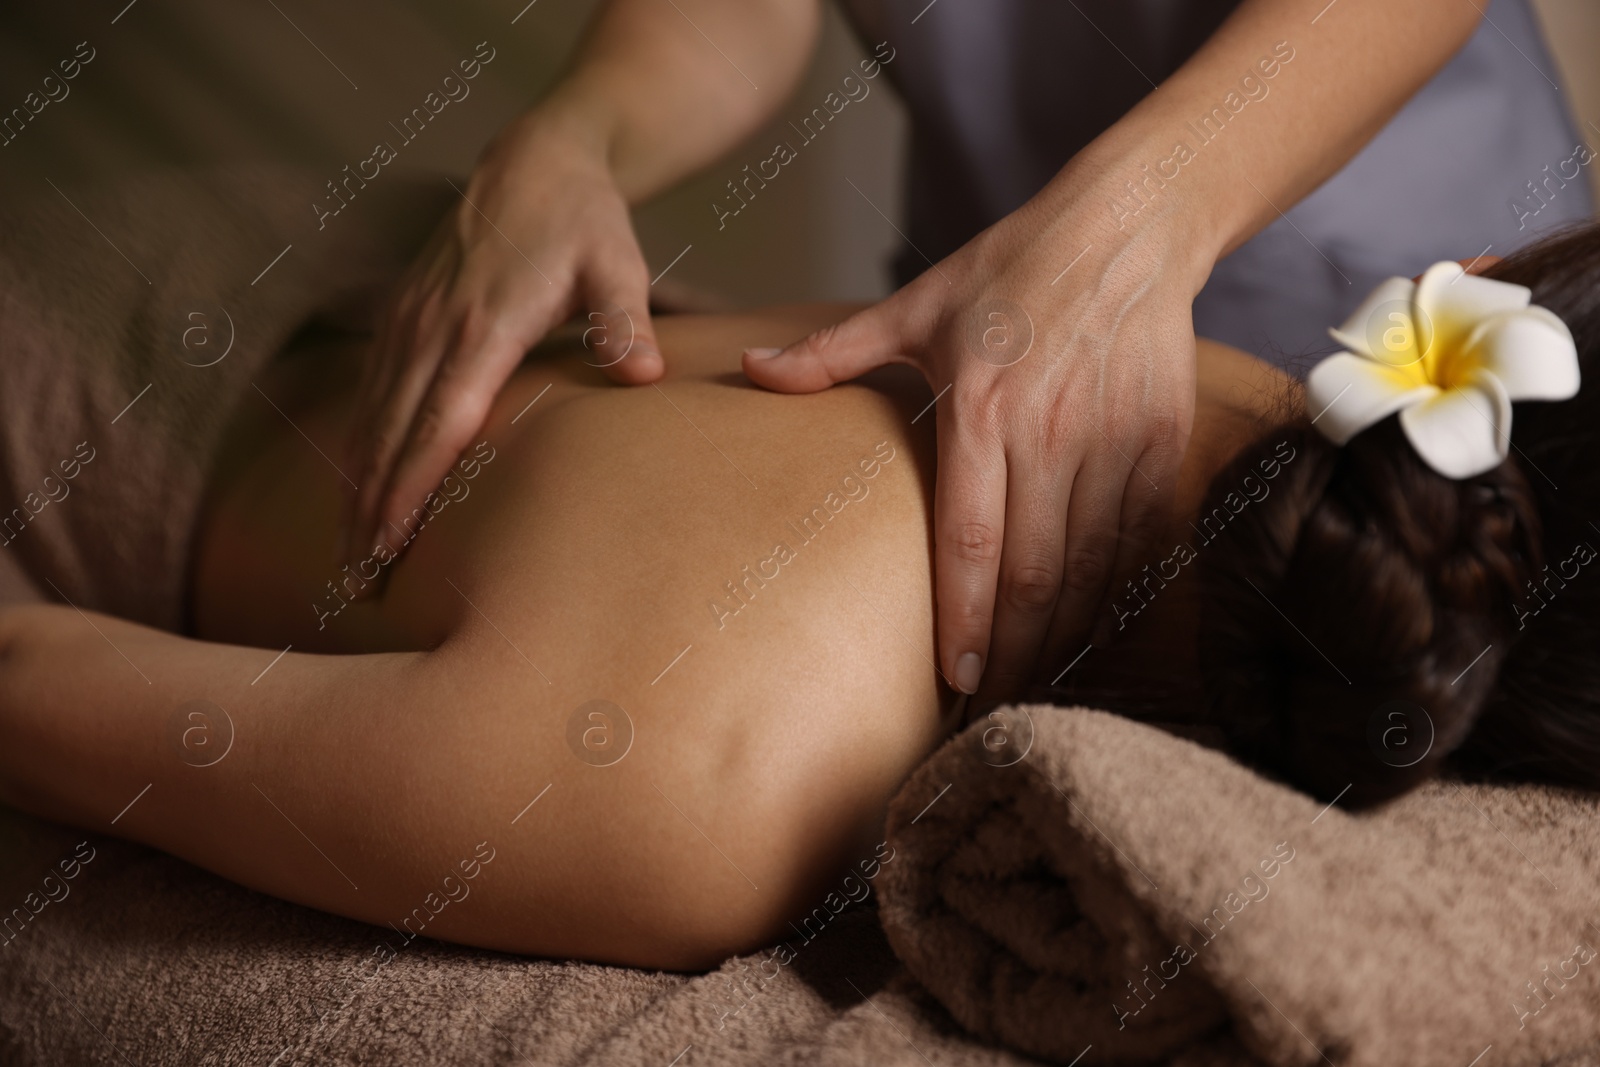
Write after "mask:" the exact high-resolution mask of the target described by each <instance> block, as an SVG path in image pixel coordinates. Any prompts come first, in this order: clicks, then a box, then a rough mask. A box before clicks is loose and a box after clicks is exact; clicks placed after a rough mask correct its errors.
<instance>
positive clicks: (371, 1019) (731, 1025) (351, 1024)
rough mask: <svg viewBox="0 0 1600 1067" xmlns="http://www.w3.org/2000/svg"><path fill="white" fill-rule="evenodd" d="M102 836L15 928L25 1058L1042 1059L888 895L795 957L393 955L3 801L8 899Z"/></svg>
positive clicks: (159, 1061)
mask: <svg viewBox="0 0 1600 1067" xmlns="http://www.w3.org/2000/svg"><path fill="white" fill-rule="evenodd" d="M85 840H87V841H89V842H90V845H89V847H90V848H92V849H93V850H94V851H93V858H92V859H90V860H89V862H88V863H86V864H80V865H79V869H78V870H77V874H76V877H75V878H73V879H72V880H71V881H66V882H63V881H60V880H59V879H58V880H57V882H55V883H51V890H52V891H53V892H54V893H55V895H56V896H57V897H59V898H60V899H59V900H58V901H56V902H50V903H43V904H40V905H38V906H39V909H40V910H39V911H38V914H37V915H35V916H34V917H32V918H31V919H30V920H28V921H27V922H26V923H25V925H23V926H22V927H21V930H20V932H19V933H16V934H15V936H14V938H13V939H11V940H5V939H4V938H0V1063H3V1064H6V1065H7V1067H32V1065H40V1067H44V1065H51V1067H54V1065H59V1064H88V1063H104V1064H113V1063H116V1064H126V1063H129V1062H132V1063H135V1064H138V1065H139V1067H161V1065H168V1064H170V1065H174V1067H176V1065H180V1064H181V1065H184V1067H194V1065H200V1064H241V1065H246V1064H247V1065H251V1067H268V1065H271V1067H312V1065H315V1067H325V1065H329V1064H381V1065H383V1067H407V1065H418V1067H437V1065H440V1064H463V1065H469V1064H470V1065H479V1064H485V1065H491V1064H502V1065H511V1064H517V1065H528V1064H539V1065H541V1067H580V1065H595V1067H600V1065H604V1067H633V1065H637V1067H668V1065H669V1064H672V1065H674V1067H709V1065H719V1064H725V1065H735V1064H774V1065H781V1064H814V1065H840V1067H844V1065H853V1064H873V1065H883V1067H927V1063H928V1062H930V1061H931V1062H932V1063H935V1064H938V1065H940V1067H1025V1065H1026V1064H1027V1063H1029V1062H1031V1061H1028V1060H1026V1059H1024V1058H1022V1057H1019V1056H1015V1055H1012V1054H1010V1053H1007V1052H1003V1051H1001V1050H998V1049H994V1048H990V1047H987V1046H984V1045H980V1044H977V1043H975V1042H973V1041H971V1040H970V1039H968V1038H967V1037H966V1036H965V1035H963V1034H962V1033H961V1032H960V1031H959V1029H958V1028H957V1027H956V1026H955V1025H954V1024H953V1023H952V1022H951V1021H950V1019H949V1017H948V1016H947V1015H946V1014H945V1013H944V1012H943V1010H941V1009H940V1008H939V1007H938V1005H937V1004H934V1003H933V1002H932V1000H931V999H930V998H929V997H928V995H927V994H926V993H925V992H924V991H922V990H921V989H920V988H919V987H918V986H917V985H916V983H915V982H913V981H912V980H911V979H910V978H909V977H908V976H907V975H906V974H905V970H904V968H903V967H900V966H899V965H898V963H897V962H896V961H895V959H894V957H893V955H892V954H891V953H890V952H889V949H888V946H887V945H886V944H885V942H884V940H883V933H882V931H881V929H880V928H879V927H878V923H877V919H876V917H875V913H874V910H873V909H872V908H871V907H870V906H860V905H857V906H853V907H851V908H849V909H847V910H845V911H843V912H841V913H840V914H839V916H838V917H837V918H835V919H833V920H831V921H830V923H829V925H828V926H826V927H825V928H823V929H822V932H821V933H820V934H816V935H815V936H814V940H812V941H810V942H805V941H803V940H801V938H799V937H796V938H795V940H794V951H795V957H794V959H793V961H792V962H791V963H789V965H788V966H783V967H780V966H778V965H777V963H776V962H773V961H772V956H771V953H770V952H769V953H762V954H758V955H755V956H748V957H742V958H737V959H732V960H729V961H728V962H727V963H726V964H724V965H723V966H722V967H721V968H720V969H719V970H717V971H714V972H712V973H711V974H707V975H692V976H691V975H680V974H663V973H659V972H649V971H638V970H630V969H627V968H618V967H601V966H596V965H592V964H584V963H557V962H548V961H543V960H532V959H519V958H517V957H513V956H506V955H501V954H498V953H492V952H481V951H475V950H471V949H463V948H456V947H452V946H448V945H443V944H439V943H436V942H430V941H426V940H418V941H416V942H414V943H412V944H411V945H409V946H407V947H405V948H403V949H402V950H401V951H400V952H399V953H398V955H396V956H395V958H394V959H393V960H392V962H390V963H388V964H387V965H386V966H384V967H383V968H382V969H381V970H380V969H376V968H375V967H374V965H373V959H374V955H373V948H374V946H375V945H377V944H378V943H379V942H380V941H385V940H387V941H388V942H393V941H395V940H396V938H395V935H394V934H393V933H392V932H390V931H388V930H386V929H383V928H381V927H371V926H365V925H363V924H361V923H356V922H351V921H348V920H345V919H340V918H336V917H334V916H331V915H324V914H321V913H319V912H315V911H311V910H309V909H307V908H302V907H298V906H296V905H293V904H286V903H283V902H282V901H278V900H273V899H271V898H269V897H265V896H262V895H260V894H258V893H253V892H251V891H249V890H246V889H241V888H240V887H238V886H235V885H232V884H230V883H228V882H225V881H223V880H222V879H219V878H216V877H213V876H212V875H209V874H206V873H205V872H203V871H199V870H197V869H196V868H193V867H191V866H189V865H188V864H186V863H183V862H181V861H179V860H175V859H172V858H170V857H168V856H164V855H161V854H160V853H157V852H154V851H152V850H150V849H146V848H143V847H140V846H137V845H130V844H127V843H125V842H119V841H113V840H109V839H106V838H101V837H95V836H92V835H86V834H84V833H82V832H79V831H73V830H69V829H65V828H62V827H57V826H52V825H49V824H45V823H41V822H37V821H35V820H33V819H28V818H24V817H22V816H18V815H15V814H13V813H10V812H8V811H6V810H4V809H0V854H3V855H5V856H6V857H7V862H6V864H5V865H4V867H3V868H0V908H4V909H6V911H7V913H9V910H10V909H12V908H14V907H23V906H24V902H25V900H26V899H27V894H29V893H35V894H41V891H42V889H43V887H44V877H45V875H46V874H47V873H49V872H50V871H52V870H54V869H56V868H57V865H58V864H59V862H60V861H61V860H63V859H67V858H70V857H72V856H73V854H74V851H75V850H77V846H78V844H79V843H80V842H83V841H85ZM82 854H85V855H86V854H88V852H87V851H86V850H85V851H84V852H83V853H82ZM490 875H492V869H491V871H490V872H489V874H486V877H487V876H490ZM60 886H65V887H66V893H65V895H63V894H62V890H61V888H59V887H60ZM43 899H44V898H43V896H42V895H40V896H36V898H35V900H36V901H39V900H43ZM467 904H469V905H470V898H468V901H467ZM679 1056H681V1058H680V1059H675V1058H674V1057H679ZM924 1056H926V1057H927V1059H926V1060H925V1059H924V1058H923V1057H924Z"/></svg>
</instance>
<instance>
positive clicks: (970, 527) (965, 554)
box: [946, 522, 1000, 563]
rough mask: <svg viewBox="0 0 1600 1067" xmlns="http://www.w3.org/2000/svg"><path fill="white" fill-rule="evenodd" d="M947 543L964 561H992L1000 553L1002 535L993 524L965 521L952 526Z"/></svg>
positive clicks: (956, 555) (958, 557) (959, 558)
mask: <svg viewBox="0 0 1600 1067" xmlns="http://www.w3.org/2000/svg"><path fill="white" fill-rule="evenodd" d="M946 544H947V546H948V547H949V549H950V551H951V552H952V553H953V554H954V555H955V557H956V558H957V559H958V560H960V561H961V562H963V563H992V562H993V561H994V560H995V558H996V557H997V556H999V554H1000V537H999V535H998V533H997V532H996V531H995V528H994V527H993V526H990V525H988V524H987V523H982V522H963V523H958V524H956V525H955V526H954V527H952V528H951V530H950V533H949V536H948V537H947V538H946Z"/></svg>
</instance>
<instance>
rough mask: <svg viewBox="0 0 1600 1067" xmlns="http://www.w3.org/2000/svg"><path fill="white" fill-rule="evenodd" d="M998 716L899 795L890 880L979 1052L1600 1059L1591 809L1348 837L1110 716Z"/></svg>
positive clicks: (1133, 1059) (1402, 814)
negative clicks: (1226, 1039)
mask: <svg viewBox="0 0 1600 1067" xmlns="http://www.w3.org/2000/svg"><path fill="white" fill-rule="evenodd" d="M997 716H998V717H996V718H993V719H991V720H984V721H980V722H979V723H977V724H975V725H974V726H973V727H971V728H970V729H968V730H967V731H966V732H965V733H963V734H961V735H960V736H958V737H956V738H954V739H953V740H951V741H950V742H949V743H948V744H947V745H945V747H944V748H943V749H941V750H940V751H939V752H938V753H937V754H935V756H934V757H933V758H931V759H930V760H928V761H927V762H926V763H925V764H924V765H923V766H922V767H921V768H920V769H919V770H918V771H917V772H916V774H914V775H913V776H912V778H911V779H910V781H908V782H907V784H906V786H905V787H904V788H903V789H902V790H901V791H900V793H899V795H898V796H897V797H896V799H895V801H894V804H893V806H892V807H891V809H890V814H889V841H890V843H891V844H892V845H893V846H894V848H895V849H896V850H897V855H898V856H899V857H900V858H901V861H900V862H897V863H896V864H895V865H894V866H893V868H892V869H889V868H886V869H885V872H884V875H885V877H884V878H883V879H882V881H881V884H880V889H881V892H882V894H883V897H882V900H883V904H882V917H883V923H884V926H885V928H886V930H887V932H888V935H889V940H890V943H891V944H892V945H893V946H894V948H895V951H896V952H897V953H898V954H899V955H900V956H901V957H902V958H903V959H904V960H905V961H906V963H907V965H908V967H909V968H910V970H911V971H912V973H913V974H915V975H916V976H917V978H918V979H919V980H921V982H922V983H923V984H924V985H925V986H927V988H928V989H929V990H930V991H931V992H932V993H933V994H934V995H935V996H936V997H937V998H938V999H939V1000H940V1001H941V1002H943V1004H944V1005H945V1007H946V1008H948V1009H949V1011H950V1012H951V1014H952V1015H954V1016H955V1018H956V1019H957V1020H959V1021H960V1022H961V1023H962V1024H963V1025H965V1026H966V1027H967V1028H968V1029H970V1030H972V1031H973V1032H974V1033H976V1034H978V1035H980V1036H982V1037H984V1038H986V1039H989V1040H992V1041H996V1042H999V1043H1002V1044H1005V1045H1007V1046H1010V1047H1012V1048H1014V1049H1017V1050H1019V1051H1022V1052H1026V1053H1030V1054H1032V1055H1036V1056H1041V1057H1045V1058H1048V1059H1051V1060H1055V1061H1058V1062H1062V1063H1072V1062H1075V1061H1076V1062H1080V1063H1081V1064H1084V1065H1087V1064H1091V1063H1148V1062H1154V1061H1158V1060H1162V1059H1165V1058H1167V1057H1170V1056H1172V1055H1174V1054H1177V1053H1179V1052H1180V1051H1181V1050H1183V1049H1184V1048H1186V1047H1192V1046H1193V1045H1194V1043H1195V1042H1196V1041H1197V1040H1198V1039H1200V1038H1201V1037H1202V1036H1203V1035H1207V1034H1208V1033H1211V1032H1212V1031H1216V1030H1219V1029H1231V1030H1232V1032H1233V1035H1234V1036H1235V1037H1236V1038H1237V1040H1238V1042H1239V1043H1240V1044H1241V1045H1242V1046H1244V1047H1245V1048H1246V1049H1248V1050H1249V1051H1250V1052H1251V1053H1252V1054H1254V1055H1255V1056H1257V1057H1259V1058H1260V1059H1261V1060H1263V1061H1265V1062H1268V1063H1271V1064H1277V1065H1282V1067H1290V1065H1297V1067H1298V1065H1311V1064H1319V1063H1328V1064H1330V1065H1337V1067H1365V1065H1373V1067H1378V1065H1383V1067H1392V1065H1396V1064H1405V1065H1407V1067H1432V1065H1439V1067H1467V1065H1468V1064H1474V1063H1475V1064H1477V1065H1478V1067H1491V1065H1504V1064H1537V1063H1543V1062H1546V1061H1549V1060H1551V1059H1554V1058H1556V1057H1558V1056H1565V1055H1570V1054H1573V1053H1574V1052H1577V1051H1579V1050H1583V1049H1589V1048H1592V1047H1594V1046H1595V1045H1596V1044H1597V1043H1600V979H1597V977H1596V976H1597V975H1600V954H1597V953H1600V925H1597V924H1600V897H1597V895H1596V894H1595V887H1596V885H1597V884H1600V818H1597V815H1600V811H1597V808H1600V799H1597V798H1596V797H1593V796H1590V795H1585V794H1580V793H1576V792H1572V791H1568V790H1561V789H1554V788H1548V787H1540V786H1487V785H1464V784H1458V783H1454V782H1443V781H1442V782H1435V783H1432V784H1430V785H1427V786H1425V787H1423V788H1422V789H1420V790H1418V791H1416V792H1414V793H1412V794H1410V795H1408V796H1406V797H1404V798H1402V799H1400V800H1399V801H1396V802H1395V803H1393V804H1390V805H1389V806H1387V807H1384V808H1381V809H1379V810H1377V811H1375V812H1371V813H1368V814H1364V815H1360V816H1354V815H1350V814H1347V813H1346V812H1345V811H1343V810H1342V809H1340V808H1337V807H1327V808H1325V807H1324V806H1323V805H1322V804H1320V803H1318V802H1317V801H1314V800H1312V799H1310V798H1309V797H1306V796H1304V795H1303V794H1300V793H1297V792H1295V791H1293V790H1291V789H1288V788H1286V787H1284V786H1281V785H1278V784H1276V783H1273V782H1270V781H1268V780H1266V779H1264V778H1262V777H1260V776H1259V775H1257V774H1255V773H1253V772H1252V771H1250V770H1248V769H1246V768H1244V767H1242V766H1240V765H1239V764H1237V763H1235V762H1233V761H1232V760H1230V759H1228V758H1227V757H1226V756H1225V755H1223V754H1221V753H1219V752H1215V751H1212V750H1210V749H1206V748H1202V747H1200V746H1198V745H1196V744H1193V743H1191V742H1189V741H1185V740H1182V739H1180V738H1177V737H1174V736H1172V735H1170V734H1168V733H1165V732H1163V731H1161V730H1157V729H1155V728H1152V727H1149V726H1145V725H1141V724H1139V723H1135V722H1133V721H1130V720H1128V719H1125V718H1121V717H1119V716H1114V715H1109V714H1106V713H1103V712H1096V711H1088V710H1084V709H1062V708H1052V707H1041V706H1034V707H1025V708H1016V709H1003V710H1002V712H1000V713H997ZM1079 1057H1082V1058H1081V1060H1079V1059H1078V1058H1079ZM1480 1057H1481V1058H1480Z"/></svg>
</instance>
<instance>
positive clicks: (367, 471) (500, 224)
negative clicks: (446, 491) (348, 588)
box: [345, 112, 663, 556]
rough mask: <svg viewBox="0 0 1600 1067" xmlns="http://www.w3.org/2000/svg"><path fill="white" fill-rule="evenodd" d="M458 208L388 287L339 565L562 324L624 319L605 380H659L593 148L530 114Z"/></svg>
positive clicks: (611, 198) (422, 485) (587, 138)
mask: <svg viewBox="0 0 1600 1067" xmlns="http://www.w3.org/2000/svg"><path fill="white" fill-rule="evenodd" d="M464 193H465V195H464V196H463V197H462V198H461V199H460V200H459V201H458V202H457V203H456V205H455V206H454V207H453V208H452V209H451V210H450V211H449V213H448V214H447V215H446V216H445V218H444V220H443V222H442V223H441V225H440V227H439V229H438V231H437V232H436V233H435V234H434V236H433V238H432V240H430V242H429V243H428V245H427V247H426V248H425V249H424V250H423V252H422V254H421V255H420V256H419V257H418V259H417V260H416V262H415V263H414V264H413V265H412V267H411V270H410V271H409V273H408V274H407V276H406V277H405V279H404V280H403V282H402V283H401V285H400V287H399V289H398V291H397V292H398V295H397V297H396V298H395V300H394V301H393V303H392V305H391V306H390V307H389V308H388V309H387V311H386V312H385V317H384V320H383V321H382V323H381V324H380V329H379V333H378V338H377V341H376V343H375V345H374V346H373V349H372V352H371V356H370V357H369V361H368V366H367V368H366V372H365V375H364V382H363V388H362V394H361V400H360V409H359V416H358V429H357V433H356V436H355V438H354V440H353V442H352V456H351V460H352V463H353V465H354V466H355V469H357V470H359V471H360V472H361V473H360V476H359V478H358V479H357V481H358V482H359V485H360V489H359V491H358V492H357V493H356V494H355V501H354V514H353V522H352V524H351V528H350V532H349V541H348V544H347V546H346V548H345V553H346V555H350V554H352V553H353V554H355V555H358V556H359V555H363V554H365V553H366V552H367V551H368V550H370V549H371V548H372V547H373V545H374V544H375V543H376V542H377V540H379V539H381V538H382V537H383V534H384V531H385V530H387V529H388V528H389V527H388V524H390V523H393V524H394V526H395V527H396V528H402V524H401V521H400V520H401V518H402V517H403V516H406V515H409V514H410V513H411V510H412V509H413V508H415V507H418V506H420V505H421V503H422V501H423V498H424V497H425V496H426V495H427V494H428V493H429V492H430V491H431V490H433V489H434V488H435V487H437V486H438V484H439V482H440V480H441V479H442V478H443V477H444V475H445V474H446V472H447V471H448V470H449V468H450V465H451V464H452V463H454V462H455V460H456V457H457V456H458V455H459V453H460V451H461V449H463V448H464V447H466V446H467V445H468V444H470V443H471V441H472V440H473V439H474V436H475V435H476V434H477V432H478V431H479V429H481V428H482V426H483V422H484V420H485V418H486V417H487V415H488V412H489V407H490V405H491V403H492V402H493V400H494V398H495V396H496V394H497V393H498V392H499V391H500V388H501V386H503V385H504V384H505V382H506V379H507V378H509V377H510V376H511V373H512V371H514V370H515V369H516V367H517V365H518V364H519V363H520V362H521V360H522V358H523V355H524V354H525V353H526V352H527V350H528V349H529V348H531V347H532V346H533V345H535V344H537V343H538V342H539V340H540V339H541V338H542V337H543V336H544V335H545V333H546V332H548V331H549V330H550V329H551V328H552V327H554V326H556V325H558V324H560V323H562V322H563V321H565V320H566V319H568V318H569V317H571V316H572V315H574V314H577V313H579V312H583V311H588V312H590V314H591V316H598V315H601V314H605V315H606V316H607V317H606V318H605V319H604V320H602V319H600V318H598V317H596V319H595V321H596V322H597V323H600V322H602V321H604V323H605V324H606V325H607V326H611V325H612V324H613V317H612V316H613V314H614V312H615V309H617V308H622V309H624V310H625V311H626V313H627V315H626V319H623V318H621V317H616V319H615V321H616V322H618V323H620V322H625V321H627V320H628V319H631V322H632V344H631V346H630V347H628V348H627V350H626V356H625V357H624V358H621V359H618V360H617V361H615V362H609V363H608V364H607V365H605V373H606V374H607V375H608V376H610V377H611V378H612V379H613V380H614V381H617V382H620V383H625V384H641V383H645V382H651V381H654V380H655V379H657V378H659V377H660V376H661V373H662V371H663V364H662V360H661V355H660V352H659V350H658V349H657V348H656V343H655V337H654V334H653V332H652V328H651V323H650V316H649V310H648V296H649V290H650V277H649V273H648V270H647V268H646V265H645V260H644V256H643V254H642V253H641V251H640V249H639V244H638V241H637V239H636V238H635V236H634V233H633V227H632V224H631V222H630V221H629V218H628V204H627V202H626V200H625V199H624V197H623V195H622V193H621V191H620V190H619V189H618V187H617V184H616V182H615V181H614V180H613V176H612V173H611V170H610V168H609V166H608V165H607V162H606V158H605V145H604V139H603V138H602V137H600V136H598V135H597V134H595V133H594V132H591V131H590V130H588V129H586V128H585V127H584V126H583V125H582V124H580V123H576V122H565V121H562V120H560V119H557V118H554V117H552V116H549V115H541V114H540V113H539V112H533V113H530V114H529V115H527V116H524V117H523V118H521V119H519V120H518V121H516V122H514V123H512V124H511V125H510V126H508V127H507V128H506V129H505V130H503V131H502V132H501V133H500V135H499V136H498V137H496V139H495V140H494V141H493V142H492V143H491V144H490V145H489V147H488V148H487V149H486V150H485V152H484V154H483V157H482V158H481V160H480V161H479V163H478V165H477V168H476V169H475V170H474V171H473V174H472V177H471V180H470V181H469V182H468V183H467V185H466V188H465V190H464ZM626 329H627V327H625V326H624V327H621V328H620V329H613V330H612V331H611V333H612V334H620V333H623V332H624V331H626ZM612 339H613V340H614V338H612ZM621 346H622V345H621V342H616V343H614V344H613V347H619V348H620V347H621ZM594 351H595V352H596V357H595V362H596V364H597V365H600V364H601V363H602V359H601V352H602V350H601V349H599V348H595V349H594Z"/></svg>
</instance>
